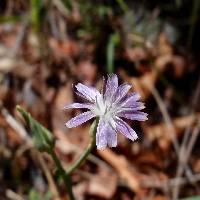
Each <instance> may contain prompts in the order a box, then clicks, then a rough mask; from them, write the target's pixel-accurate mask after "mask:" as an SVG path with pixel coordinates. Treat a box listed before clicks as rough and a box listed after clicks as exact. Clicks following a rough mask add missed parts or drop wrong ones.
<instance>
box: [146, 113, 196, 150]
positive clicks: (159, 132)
mask: <svg viewBox="0 0 200 200" xmlns="http://www.w3.org/2000/svg"><path fill="white" fill-rule="evenodd" d="M198 117H199V114H194V115H189V116H186V117H179V118H176V119H174V120H173V126H174V128H175V130H176V133H177V136H178V135H179V134H180V133H181V132H182V131H183V130H184V129H185V128H186V127H188V126H192V125H193V124H194V123H195V122H196V120H197V118H198ZM143 128H144V132H145V134H146V137H148V139H149V140H150V141H152V142H153V141H155V140H158V143H159V146H160V147H161V148H162V149H167V148H169V146H170V144H171V138H170V134H168V132H169V131H170V128H169V126H168V125H167V124H165V123H160V124H157V125H154V126H145V125H143Z"/></svg>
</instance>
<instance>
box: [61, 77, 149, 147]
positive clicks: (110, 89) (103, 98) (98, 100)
mask: <svg viewBox="0 0 200 200" xmlns="http://www.w3.org/2000/svg"><path fill="white" fill-rule="evenodd" d="M75 87H76V89H77V92H76V93H77V95H79V96H80V97H82V98H83V99H84V100H85V101H86V103H73V104H70V105H67V106H65V107H64V108H65V109H70V108H82V109H88V111H86V112H83V113H82V114H80V115H78V116H76V117H74V118H72V119H71V120H69V121H68V122H67V123H66V126H67V127H68V128H73V127H76V126H78V125H81V124H82V123H84V122H86V121H88V120H90V119H92V118H95V117H96V118H98V119H99V121H98V125H97V132H96V146H97V149H105V148H106V147H107V146H108V147H116V146H117V132H120V133H122V134H123V135H124V136H125V137H127V138H129V139H131V140H132V141H134V140H136V139H137V138H138V136H137V134H136V132H135V131H134V130H133V129H132V128H131V127H130V126H129V125H128V124H127V123H126V122H125V121H124V119H130V120H137V121H145V120H147V113H145V112H141V110H142V109H144V108H145V106H144V103H142V102H140V101H139V99H140V95H139V94H138V93H136V92H133V93H128V92H129V90H130V88H131V85H129V84H126V83H124V84H121V85H118V77H117V75H116V74H110V75H108V78H107V82H106V85H105V87H103V88H104V89H103V90H102V91H101V92H99V91H98V90H97V89H96V88H94V87H90V86H86V85H83V84H81V83H78V84H77V85H76V86H75ZM122 118H123V119H122Z"/></svg>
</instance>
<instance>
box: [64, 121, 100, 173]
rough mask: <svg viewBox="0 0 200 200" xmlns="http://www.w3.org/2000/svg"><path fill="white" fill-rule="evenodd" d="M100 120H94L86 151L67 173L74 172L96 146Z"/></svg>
mask: <svg viewBox="0 0 200 200" xmlns="http://www.w3.org/2000/svg"><path fill="white" fill-rule="evenodd" d="M98 121H99V120H98V119H96V120H95V121H94V122H93V124H92V126H91V128H90V137H91V141H90V143H89V145H88V146H87V148H86V149H85V151H84V152H83V154H82V155H81V157H80V158H79V159H78V160H77V161H76V162H75V163H74V164H73V165H72V166H71V167H70V168H69V169H68V170H67V174H68V175H70V174H72V173H73V172H74V171H75V170H76V169H77V168H78V167H79V166H80V165H81V164H82V163H83V161H84V160H86V158H87V157H88V155H89V154H90V153H91V151H92V150H93V148H94V147H95V144H96V130H97V124H98Z"/></svg>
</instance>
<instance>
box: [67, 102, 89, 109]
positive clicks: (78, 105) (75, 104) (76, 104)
mask: <svg viewBox="0 0 200 200" xmlns="http://www.w3.org/2000/svg"><path fill="white" fill-rule="evenodd" d="M71 108H87V109H91V108H92V104H89V103H88V104H87V103H72V104H69V105H66V106H65V107H64V109H71Z"/></svg>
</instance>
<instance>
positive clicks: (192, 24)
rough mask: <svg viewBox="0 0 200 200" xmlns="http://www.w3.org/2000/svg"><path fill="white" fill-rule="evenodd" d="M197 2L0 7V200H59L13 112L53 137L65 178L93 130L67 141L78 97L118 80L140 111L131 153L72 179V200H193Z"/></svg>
mask: <svg viewBox="0 0 200 200" xmlns="http://www.w3.org/2000/svg"><path fill="white" fill-rule="evenodd" d="M199 22H200V1H199V0H168V1H159V0H151V1H148V0H139V1H138V0H134V1H131V0H87V1H84V0H73V1H72V0H29V1H24V0H1V1H0V157H1V159H0V199H1V200H4V199H6V200H7V199H11V200H26V199H28V200H51V199H53V200H55V199H56V200H66V199H67V195H66V189H65V187H64V185H63V183H62V182H61V181H60V180H59V178H58V177H56V172H55V166H54V163H53V161H52V159H51V158H50V157H49V155H47V154H45V153H39V152H38V151H36V149H35V148H34V147H32V146H31V145H30V141H31V140H32V137H31V134H30V133H29V131H26V129H24V127H25V125H24V123H23V121H22V119H21V118H20V116H19V114H18V113H17V111H16V105H17V104H19V105H21V106H23V107H24V108H25V109H26V110H28V111H29V112H30V113H31V114H32V115H33V116H34V117H35V118H36V119H37V120H38V121H39V122H40V123H42V124H43V125H44V126H45V127H47V128H48V129H49V130H51V131H52V132H53V133H54V135H55V137H56V138H57V140H56V152H57V154H58V156H59V158H60V159H61V161H62V163H63V165H64V166H65V167H66V168H67V166H69V165H70V164H71V163H72V162H73V161H74V160H76V159H77V158H78V157H79V156H80V154H81V152H83V149H84V148H85V147H86V146H87V144H88V141H89V134H88V130H89V126H90V123H87V124H85V125H83V126H81V127H78V128H74V129H70V130H69V129H67V128H66V127H65V122H66V121H67V120H68V119H70V118H71V117H73V116H75V115H76V114H78V113H80V110H77V111H75V110H73V111H63V107H64V106H65V105H66V104H68V103H71V102H74V101H75V102H77V101H79V99H78V98H77V97H76V95H75V93H74V85H75V84H77V83H78V82H82V83H84V84H86V85H91V86H95V87H97V88H100V86H101V84H102V76H106V74H107V73H116V74H118V76H119V77H120V81H121V83H122V82H128V83H130V84H132V85H133V91H137V92H139V93H140V94H141V96H142V101H144V102H145V105H146V108H145V112H147V113H148V114H149V120H148V121H146V122H144V123H138V122H132V123H131V122H130V124H131V125H132V127H133V128H134V129H135V130H136V132H137V133H138V134H139V139H138V140H137V141H136V142H134V143H133V142H131V141H129V140H127V139H125V138H124V137H123V136H121V135H119V137H118V146H117V148H112V149H106V150H105V151H97V150H96V149H95V150H94V151H93V152H92V155H91V156H89V158H88V159H87V161H86V162H85V163H84V164H83V165H82V166H81V168H80V169H79V170H77V171H76V172H75V173H74V174H73V175H72V181H73V189H74V192H75V195H76V198H77V199H78V200H107V199H113V200H133V199H136V200H140V199H141V200H170V199H173V200H176V199H185V200H186V199H187V200H198V199H200V196H198V195H200V184H199V181H200V157H199V156H200V137H199V132H200V131H199V130H200V113H199V112H200V107H199V105H200V104H199V103H200V94H199V93H200V66H199V64H200V42H199V35H200V23H199Z"/></svg>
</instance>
